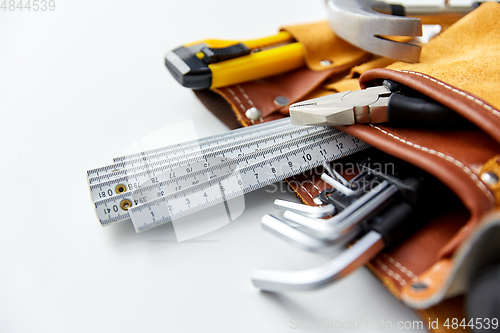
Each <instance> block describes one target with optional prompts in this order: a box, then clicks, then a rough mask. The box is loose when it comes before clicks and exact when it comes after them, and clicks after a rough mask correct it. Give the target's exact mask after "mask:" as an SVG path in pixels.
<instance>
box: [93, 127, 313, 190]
mask: <svg viewBox="0 0 500 333" xmlns="http://www.w3.org/2000/svg"><path fill="white" fill-rule="evenodd" d="M315 127H316V126H308V128H310V130H311V131H317V130H318V129H315ZM297 129H298V126H293V125H289V126H280V127H277V128H273V130H272V131H260V132H255V133H252V134H251V135H249V136H247V137H243V138H241V139H240V140H237V141H234V142H225V143H224V144H220V143H221V142H220V141H218V142H207V143H205V144H204V145H206V146H207V147H206V148H203V149H201V150H193V151H183V152H181V153H180V154H177V153H178V152H177V153H175V152H174V153H171V152H170V151H166V152H161V153H158V154H155V155H150V156H145V157H143V158H140V159H135V160H129V161H124V162H121V163H115V164H111V165H108V166H105V167H102V168H99V169H100V171H99V176H95V177H90V178H88V183H89V185H93V184H96V183H101V182H105V181H108V180H110V179H113V178H118V177H123V176H124V175H127V174H131V173H133V172H140V171H144V170H148V169H153V168H155V167H165V166H167V165H169V164H173V163H179V162H181V161H188V160H190V159H195V158H198V159H200V158H203V156H205V155H208V154H212V153H214V152H216V151H223V150H228V149H231V148H233V147H240V146H244V145H248V144H250V143H252V142H257V141H262V140H263V139H265V138H269V137H271V136H273V137H274V136H277V135H288V133H292V132H296V131H297ZM255 149H259V147H258V146H257V147H256V148H255Z"/></svg>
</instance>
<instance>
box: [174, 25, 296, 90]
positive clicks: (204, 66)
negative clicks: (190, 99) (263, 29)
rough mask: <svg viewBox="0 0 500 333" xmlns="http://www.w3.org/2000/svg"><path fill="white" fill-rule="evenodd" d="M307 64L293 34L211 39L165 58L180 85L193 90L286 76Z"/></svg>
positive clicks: (181, 47) (184, 46) (185, 46)
mask: <svg viewBox="0 0 500 333" xmlns="http://www.w3.org/2000/svg"><path fill="white" fill-rule="evenodd" d="M304 63H305V60H304V48H303V46H302V44H300V43H298V42H296V41H295V40H294V38H293V37H292V35H291V34H290V33H288V32H286V31H281V32H280V33H278V34H277V35H274V36H269V37H264V38H260V39H254V40H247V41H226V40H215V39H208V40H202V41H198V42H194V43H190V44H188V45H183V46H180V47H178V48H176V49H174V50H172V51H170V52H168V53H167V54H166V55H165V65H166V66H167V68H168V70H169V71H170V73H172V75H173V76H174V78H175V79H176V80H177V81H179V83H180V84H182V85H183V86H185V87H187V88H192V89H206V88H210V87H211V88H217V87H224V86H228V85H232V84H237V83H240V82H246V81H251V80H256V79H260V78H263V77H267V76H271V75H275V74H279V73H284V72H287V71H290V70H292V69H295V68H298V67H300V66H302V65H303V64H304Z"/></svg>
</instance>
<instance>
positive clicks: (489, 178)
mask: <svg viewBox="0 0 500 333" xmlns="http://www.w3.org/2000/svg"><path fill="white" fill-rule="evenodd" d="M481 180H482V181H483V182H485V183H486V184H488V185H495V184H496V183H498V175H497V174H496V173H494V172H492V171H489V172H483V173H482V174H481Z"/></svg>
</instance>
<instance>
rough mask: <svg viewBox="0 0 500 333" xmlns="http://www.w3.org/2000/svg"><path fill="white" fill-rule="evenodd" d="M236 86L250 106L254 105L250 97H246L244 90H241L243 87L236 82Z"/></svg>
mask: <svg viewBox="0 0 500 333" xmlns="http://www.w3.org/2000/svg"><path fill="white" fill-rule="evenodd" d="M236 87H237V88H238V90H239V91H240V92H241V94H242V95H243V97H245V98H246V100H247V101H248V103H250V105H251V106H255V105H254V104H253V102H252V100H251V99H250V97H248V95H247V93H246V92H245V90H243V88H242V87H241V86H240V85H239V84H237V85H236Z"/></svg>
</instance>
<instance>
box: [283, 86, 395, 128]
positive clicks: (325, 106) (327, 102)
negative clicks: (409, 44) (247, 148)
mask: <svg viewBox="0 0 500 333" xmlns="http://www.w3.org/2000/svg"><path fill="white" fill-rule="evenodd" d="M391 94H392V92H391V91H390V90H389V89H387V88H386V87H385V86H377V87H371V88H367V89H364V90H357V91H345V92H341V93H337V94H332V95H329V96H323V97H319V98H314V99H310V100H307V101H303V102H299V103H295V104H292V105H290V117H291V120H292V124H294V125H323V126H344V125H354V124H356V123H361V124H364V123H369V122H371V123H381V122H387V120H388V119H387V104H388V102H389V97H390V96H391Z"/></svg>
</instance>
